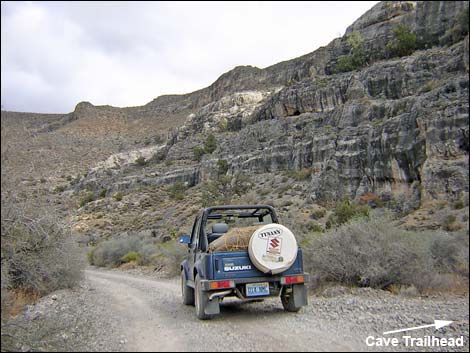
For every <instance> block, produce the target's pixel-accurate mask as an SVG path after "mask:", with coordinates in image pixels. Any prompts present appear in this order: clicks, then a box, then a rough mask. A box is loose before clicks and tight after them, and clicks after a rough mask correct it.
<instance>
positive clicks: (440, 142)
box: [2, 1, 469, 230]
mask: <svg viewBox="0 0 470 353" xmlns="http://www.w3.org/2000/svg"><path fill="white" fill-rule="evenodd" d="M465 8H467V9H468V2H465V1H463V2H462V1H441V2H413V1H397V2H388V1H387V2H381V3H379V4H377V5H376V6H374V7H373V8H372V9H371V10H369V11H368V12H367V13H365V14H364V15H363V16H361V17H360V18H359V19H358V20H357V21H356V22H354V23H353V24H352V25H351V26H350V27H349V28H348V29H347V30H346V34H345V36H343V37H342V38H338V39H335V40H334V41H332V42H331V43H329V44H328V45H327V46H325V47H322V48H320V49H318V50H316V51H315V52H313V53H309V54H307V55H304V56H302V57H299V58H296V59H292V60H289V61H285V62H282V63H279V64H276V65H273V66H271V67H268V68H265V69H259V68H256V67H252V66H239V67H236V68H235V69H233V70H232V71H230V72H227V73H225V74H223V75H222V76H221V77H220V78H219V79H218V80H217V81H216V82H214V83H213V84H212V85H211V86H209V87H207V88H204V89H201V90H199V91H196V92H193V93H190V94H186V95H169V96H161V97H158V98H156V99H155V100H153V101H152V102H150V103H148V104H147V105H145V106H142V107H129V108H114V107H109V106H101V107H95V106H93V105H92V104H90V103H80V104H78V105H77V107H76V109H75V111H74V112H73V113H70V114H68V115H57V116H47V118H46V117H44V118H37V119H36V118H32V117H31V116H28V117H25V119H24V120H23V121H28V122H30V123H28V124H29V125H28V129H26V131H29V132H31V131H32V133H33V134H35V135H34V136H37V137H36V138H35V141H43V142H41V143H44V141H45V140H47V143H48V144H49V148H50V149H54V148H56V147H57V148H58V149H59V151H62V150H63V153H59V154H60V158H59V159H60V160H59V162H60V163H58V164H59V166H60V167H59V168H55V169H54V170H55V175H54V177H52V176H51V172H50V168H49V164H48V163H47V161H48V159H47V158H48V157H46V156H44V155H41V157H43V158H45V160H44V163H43V166H44V168H43V169H41V172H40V175H41V176H42V175H45V176H46V180H47V181H48V182H49V181H50V183H51V184H50V185H51V186H50V188H52V187H54V185H60V186H62V188H61V190H62V189H65V194H64V195H71V196H72V197H78V196H73V195H81V194H82V193H83V192H84V190H91V191H93V192H95V193H97V192H99V191H100V190H103V189H106V192H107V195H112V194H114V193H116V192H118V191H120V192H124V193H125V194H126V197H125V199H124V200H123V202H122V203H120V204H118V205H116V204H115V202H114V201H113V200H110V199H109V198H106V199H104V200H99V201H96V202H95V203H91V204H88V205H86V206H85V207H84V208H82V209H81V210H79V213H81V214H85V215H86V214H88V213H90V212H91V213H93V212H97V211H99V210H106V212H108V213H112V212H114V211H113V210H115V209H116V207H118V208H121V209H127V210H128V211H129V212H132V205H140V202H141V201H142V200H145V199H148V198H151V199H152V196H149V195H150V192H148V190H147V191H146V193H147V194H146V195H145V192H144V191H142V188H152V190H153V191H152V192H155V193H156V195H157V196H155V200H159V202H160V205H161V204H162V203H164V202H167V204H165V206H166V207H169V208H171V207H170V206H171V204H172V201H171V199H169V198H168V197H167V196H165V195H166V194H164V193H163V194H161V193H162V192H163V191H162V190H163V189H161V186H162V185H171V184H174V183H175V182H177V181H182V182H185V183H186V185H187V186H190V187H191V188H190V189H189V190H187V193H186V195H192V196H191V198H195V199H197V198H198V197H199V198H200V197H201V195H200V189H199V186H201V185H203V184H204V183H206V182H207V181H209V180H214V179H216V178H217V176H218V175H219V174H220V171H219V167H218V166H219V164H220V162H219V161H221V160H225V161H226V162H224V163H226V166H227V167H226V168H225V169H224V170H223V173H222V174H226V175H227V176H234V175H237V174H238V173H243V174H245V175H249V176H250V177H251V178H252V180H253V184H254V186H253V189H252V190H253V195H251V196H252V198H254V201H256V202H258V201H260V200H264V201H266V202H271V203H273V202H276V201H278V202H279V203H280V205H282V204H283V202H284V201H283V197H284V195H285V196H286V197H287V198H289V197H290V198H291V199H295V198H296V197H297V198H298V199H299V200H304V201H305V202H308V203H314V204H322V205H326V204H328V203H329V202H332V201H335V200H338V199H341V198H343V197H348V198H351V199H356V200H358V199H360V198H361V197H364V195H374V196H373V197H374V198H377V199H378V200H380V201H381V202H386V203H393V204H400V210H401V211H403V213H404V214H408V213H410V212H412V211H414V210H418V212H419V210H423V209H434V208H436V207H440V208H443V207H446V208H448V209H452V207H451V206H452V205H455V204H458V205H460V206H462V207H467V208H466V209H467V210H468V181H469V179H468V152H469V148H468V136H469V135H468V132H469V120H468V110H469V109H468V108H469V105H468V86H469V84H468V81H469V78H468V70H469V60H468V55H469V49H468V48H469V45H468V34H467V36H466V37H465V38H464V39H463V40H462V39H461V38H459V39H458V40H455V38H454V37H452V33H453V32H452V30H453V28H455V27H456V26H457V25H458V18H459V15H460V14H461V13H462V11H465ZM398 25H405V26H406V27H407V28H409V29H410V30H411V31H412V32H414V33H415V34H416V37H417V46H418V50H416V51H415V52H414V53H412V54H411V55H409V56H404V57H400V58H396V57H395V58H393V57H391V55H390V53H389V49H388V46H387V44H388V43H390V42H391V41H393V39H394V29H395V28H396V27H397V26H398ZM467 30H468V29H467ZM353 32H358V33H359V34H360V36H361V38H362V39H363V40H364V48H365V51H366V52H367V54H368V57H369V59H368V64H367V65H365V66H364V67H360V68H358V69H357V70H353V71H350V72H344V73H340V72H337V70H336V67H337V63H338V59H339V57H340V56H342V55H346V54H348V52H349V49H350V48H349V46H348V43H347V38H348V35H349V34H351V33H353ZM14 120H15V113H6V112H2V137H3V136H5V135H8V134H6V133H5V132H6V131H10V130H8V129H12V128H11V126H12V125H14V123H13V121H14ZM16 120H18V119H16ZM37 121H41V122H42V123H41V124H38V122H37ZM24 124H25V123H23V125H24ZM24 130H25V129H24V126H23V130H22V129H21V127H16V129H15V130H14V131H16V132H18V131H19V132H21V131H24ZM210 134H213V135H214V136H215V139H216V147H217V148H216V149H215V151H214V152H212V153H206V154H204V155H203V156H202V158H201V159H200V160H197V158H194V150H195V149H196V148H198V147H200V146H202V145H203V143H204V141H205V140H206V139H207V136H209V135H210ZM21 136H23V135H21ZM2 140H3V139H2ZM26 141H28V142H25V140H23V139H22V138H20V139H16V140H15V141H11V140H10V142H9V143H10V145H8V146H10V147H11V146H12V145H13V146H15V144H19V145H18V146H16V147H14V148H15V149H16V148H20V149H21V147H24V146H23V145H21V144H22V143H30V142H29V140H26ZM35 143H36V142H35ZM37 143H38V146H42V144H41V143H39V142H37ZM33 146H34V145H33ZM3 147H4V145H3V142H2V175H3V174H4V172H3V166H4V156H3V154H4V153H3V150H4V148H3ZM28 148H29V149H30V151H29V152H27V153H26V152H24V153H25V156H24V158H25V159H28V158H29V159H36V158H38V157H39V155H38V149H36V148H34V147H33V148H31V147H30V146H29V145H28ZM69 148H70V150H69ZM24 149H27V148H23V150H24ZM40 150H41V149H40ZM15 162H17V161H15ZM9 163H13V162H11V161H10V162H6V163H5V165H6V166H7V168H9V167H10V166H11V165H12V164H9ZM218 163H219V164H218ZM17 164H19V165H20V166H18V165H17ZM15 166H16V168H17V169H18V168H19V169H21V168H23V169H22V170H23V178H24V175H25V174H27V172H28V168H27V167H25V164H23V163H16V164H15ZM15 166H13V167H11V168H12V169H15ZM288 171H291V172H292V171H298V172H299V173H300V172H302V173H303V175H304V177H302V180H297V181H296V182H295V181H292V180H291V179H290V181H289V182H291V184H290V185H289V188H288V189H289V190H290V191H289V192H290V194H289V192H286V191H287V189H284V190H283V188H282V187H279V184H280V183H281V184H282V183H286V182H287V181H286V180H287V179H286V178H284V179H282V180H284V181H282V180H281V181H280V180H279V177H280V176H281V175H285V174H283V173H286V172H288ZM83 173H85V174H83ZM70 179H72V180H70ZM69 181H70V183H69ZM47 185H48V187H49V184H47ZM273 185H274V186H273ZM193 187H194V188H193ZM273 188H274V189H273ZM266 189H272V190H274V191H272V190H268V191H266ZM276 193H277V194H278V195H277V196H276V195H275V194H276ZM158 195H160V196H158ZM162 195H164V196H162ZM198 195H199V196H198ZM262 195H264V196H265V197H261V196H262ZM142 202H144V201H142ZM145 202H149V201H145ZM145 202H144V204H145ZM188 202H189V201H188ZM123 204H124V206H123ZM196 204H197V202H196V201H195V202H193V203H191V202H189V204H188V205H189V206H188V207H185V208H184V207H183V208H184V209H182V210H181V212H183V214H185V213H184V212H186V211H188V209H189V210H191V212H192V211H193V207H192V206H194V209H196V208H197V207H196V206H195V205H196ZM173 206H174V202H173ZM298 206H301V203H299V204H298ZM460 206H459V207H454V208H458V209H461V208H462V207H460ZM175 207H176V206H175ZM308 207H309V208H312V207H313V206H308ZM287 211H288V208H287V209H286V213H287ZM136 212H138V213H137V214H135V216H134V218H138V216H139V215H140V213H139V212H141V211H136ZM188 212H190V211H188ZM461 213H465V212H464V210H462V212H461ZM190 214H191V213H188V215H190ZM185 215H186V214H185ZM156 216H158V218H160V217H161V218H162V219H163V221H164V220H166V219H167V217H166V216H167V215H164V214H163V213H162V212H159V210H158V207H156V208H155V209H151V210H150V215H149V216H148V217H149V218H147V220H148V221H149V222H150V223H149V224H150V225H151V226H152V227H153V226H154V225H155V224H156V223H161V222H163V221H155V220H152V217H153V218H155V217H156ZM462 217H464V216H463V215H462ZM85 218H86V217H85ZM92 218H93V217H92ZM111 219H112V217H111ZM430 220H431V222H430V223H429V222H428V225H431V226H433V227H434V226H436V224H435V223H436V222H435V219H433V217H430ZM462 221H463V222H465V219H464V218H462ZM109 222H110V223H109V224H110V225H109V227H108V228H109V229H112V227H113V225H115V224H114V223H113V221H112V220H110V221H109ZM425 223H426V222H425ZM438 223H439V222H438ZM148 226H149V225H148ZM437 226H438V225H437ZM103 227H104V228H106V227H107V226H106V227H105V226H103ZM139 227H140V226H139ZM142 227H143V225H142ZM466 227H467V229H468V218H467V220H466ZM122 228H123V229H122V230H125V228H126V227H125V226H124V225H123V227H122Z"/></svg>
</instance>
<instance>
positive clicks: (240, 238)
mask: <svg viewBox="0 0 470 353" xmlns="http://www.w3.org/2000/svg"><path fill="white" fill-rule="evenodd" d="M259 227H260V226H251V227H237V228H232V229H230V230H229V231H228V232H227V233H225V234H224V235H222V236H221V237H219V238H218V239H216V240H214V241H213V242H212V243H210V244H209V251H210V252H224V251H237V250H247V249H248V244H249V243H250V238H251V235H252V234H253V233H254V232H255V230H257V229H258V228H259Z"/></svg>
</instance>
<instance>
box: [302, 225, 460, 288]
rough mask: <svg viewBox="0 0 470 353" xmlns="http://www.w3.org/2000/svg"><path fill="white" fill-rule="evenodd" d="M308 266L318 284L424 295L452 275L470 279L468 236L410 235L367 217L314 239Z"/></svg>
mask: <svg viewBox="0 0 470 353" xmlns="http://www.w3.org/2000/svg"><path fill="white" fill-rule="evenodd" d="M459 249H460V250H459ZM304 262H305V267H306V268H307V271H309V272H311V273H312V274H313V278H314V280H315V281H316V282H317V283H322V282H339V283H343V284H348V285H357V286H371V287H375V288H385V287H388V286H390V285H405V286H414V287H416V288H417V289H418V290H420V291H422V290H424V289H427V288H437V287H439V285H440V283H441V276H442V275H443V274H445V273H448V272H456V271H458V272H459V273H461V274H464V275H465V276H467V277H468V236H467V237H464V236H460V237H450V236H449V235H447V234H445V233H442V232H432V233H431V232H426V233H418V232H411V231H405V230H402V229H400V228H398V227H396V226H394V225H392V224H391V223H390V222H389V220H388V219H387V218H375V219H367V218H363V219H359V220H355V221H352V222H350V223H347V224H345V225H343V226H341V227H339V228H337V229H335V230H332V231H329V232H327V233H324V234H317V235H316V236H315V237H312V238H311V239H310V241H309V242H308V243H307V245H306V247H305V248H304Z"/></svg>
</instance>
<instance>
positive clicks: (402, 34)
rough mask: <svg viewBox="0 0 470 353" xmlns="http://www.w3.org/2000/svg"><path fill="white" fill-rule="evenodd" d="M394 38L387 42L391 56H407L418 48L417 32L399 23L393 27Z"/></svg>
mask: <svg viewBox="0 0 470 353" xmlns="http://www.w3.org/2000/svg"><path fill="white" fill-rule="evenodd" d="M393 34H394V37H395V38H394V40H393V41H392V42H390V43H388V44H387V51H388V53H389V56H390V57H394V56H399V57H401V56H407V55H410V54H411V53H413V52H414V51H415V49H416V34H415V33H413V32H411V30H410V29H409V28H408V27H406V26H404V25H398V26H397V27H395V28H394V29H393Z"/></svg>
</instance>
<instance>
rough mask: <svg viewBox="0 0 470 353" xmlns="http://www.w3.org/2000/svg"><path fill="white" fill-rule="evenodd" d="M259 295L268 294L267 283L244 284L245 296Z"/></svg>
mask: <svg viewBox="0 0 470 353" xmlns="http://www.w3.org/2000/svg"><path fill="white" fill-rule="evenodd" d="M259 295H269V283H268V282H263V283H250V284H247V285H246V296H247V297H257V296H259Z"/></svg>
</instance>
